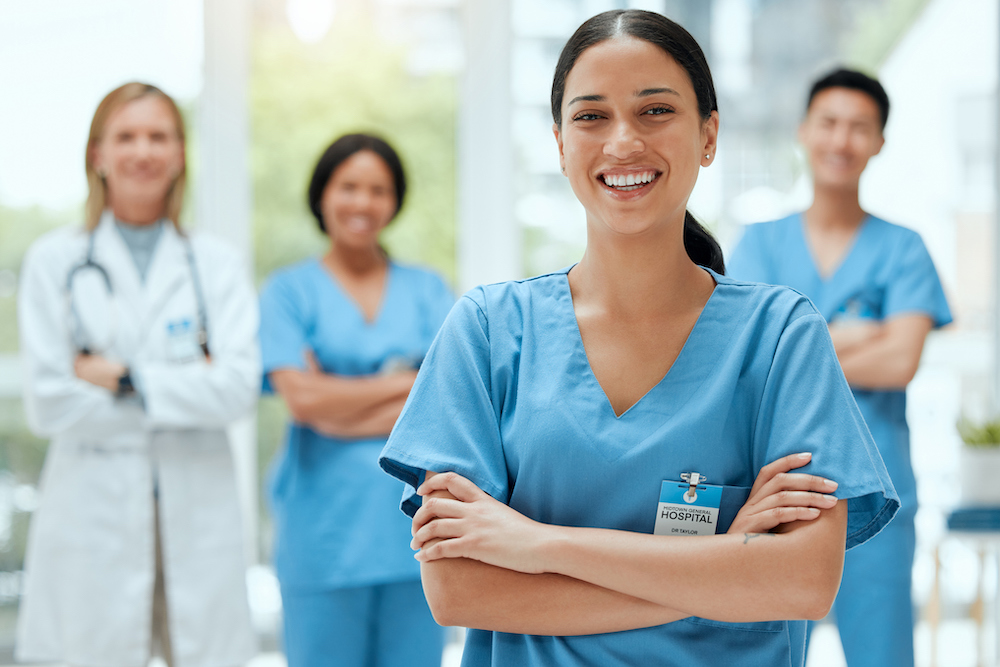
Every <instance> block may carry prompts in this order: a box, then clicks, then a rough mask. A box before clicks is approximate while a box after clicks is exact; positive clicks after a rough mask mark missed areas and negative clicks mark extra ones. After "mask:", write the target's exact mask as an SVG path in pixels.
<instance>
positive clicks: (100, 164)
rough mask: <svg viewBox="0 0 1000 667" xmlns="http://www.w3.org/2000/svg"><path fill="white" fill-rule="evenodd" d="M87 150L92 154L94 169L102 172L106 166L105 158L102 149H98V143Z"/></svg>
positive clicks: (91, 159)
mask: <svg viewBox="0 0 1000 667" xmlns="http://www.w3.org/2000/svg"><path fill="white" fill-rule="evenodd" d="M87 152H88V153H89V154H90V165H91V167H93V169H94V171H96V172H97V173H98V174H100V173H101V171H102V170H103V168H104V160H103V159H102V157H101V151H100V150H99V149H98V144H94V145H93V146H90V147H89V148H88V149H87Z"/></svg>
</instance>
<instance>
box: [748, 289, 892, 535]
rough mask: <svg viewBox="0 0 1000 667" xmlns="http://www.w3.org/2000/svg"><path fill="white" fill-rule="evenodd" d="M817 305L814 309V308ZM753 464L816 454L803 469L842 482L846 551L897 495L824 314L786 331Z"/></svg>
mask: <svg viewBox="0 0 1000 667" xmlns="http://www.w3.org/2000/svg"><path fill="white" fill-rule="evenodd" d="M810 309H811V306H810ZM753 442H754V466H755V467H756V468H757V469H758V470H759V469H760V468H762V467H763V466H764V465H766V464H767V463H770V462H771V461H774V460H776V459H778V458H781V457H782V456H787V455H789V454H794V453H797V452H812V455H813V458H812V461H810V463H809V465H808V466H806V467H804V468H803V469H802V471H803V472H808V473H811V474H813V475H822V476H823V477H826V478H828V479H832V480H834V481H835V482H837V483H838V484H839V486H838V487H837V491H836V494H835V495H836V496H837V497H838V498H840V499H847V501H848V502H847V508H848V517H847V548H848V549H850V548H852V547H855V546H858V545H859V544H862V543H863V542H865V541H867V540H868V539H870V538H872V537H874V536H875V535H876V534H877V533H878V532H879V531H880V530H882V528H884V527H885V525H886V524H887V523H889V521H890V519H892V517H893V515H894V514H895V513H896V511H897V510H898V509H899V497H898V496H897V495H896V491H895V489H894V488H893V486H892V482H891V481H890V479H889V473H888V472H887V471H886V468H885V464H884V463H883V462H882V457H881V455H880V454H879V452H878V449H877V448H876V446H875V441H874V440H873V439H872V436H871V433H869V431H868V427H867V425H866V424H865V421H864V418H863V417H862V416H861V412H860V410H858V406H857V403H855V401H854V397H853V395H852V394H851V390H850V388H849V387H848V385H847V381H846V380H845V379H844V374H843V372H842V371H841V369H840V364H839V363H838V362H837V357H836V354H835V353H834V350H833V344H832V342H831V341H830V334H829V331H828V329H827V325H826V322H825V321H824V320H823V317H822V316H821V315H820V314H819V313H817V312H815V310H813V311H812V312H811V313H809V314H806V315H801V316H799V317H797V318H796V319H794V320H792V321H791V322H790V323H788V324H787V325H786V327H785V329H784V331H783V332H782V334H781V337H780V339H779V341H778V345H777V348H776V349H775V352H774V359H773V361H772V364H771V369H770V371H769V373H768V377H767V380H766V381H765V384H764V390H763V393H762V397H761V403H760V409H759V410H758V414H757V423H756V425H755V427H754V438H753Z"/></svg>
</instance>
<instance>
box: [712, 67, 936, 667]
mask: <svg viewBox="0 0 1000 667" xmlns="http://www.w3.org/2000/svg"><path fill="white" fill-rule="evenodd" d="M806 107H807V108H806V117H805V120H804V121H803V122H802V125H801V127H800V128H799V141H800V142H801V143H802V146H803V147H804V148H805V151H806V155H807V157H808V161H809V167H810V170H811V172H812V177H813V190H814V199H813V203H812V205H811V206H810V207H809V209H808V210H806V211H805V213H796V214H794V215H790V216H788V217H786V218H784V219H782V220H777V221H774V222H767V223H761V224H756V225H751V226H750V227H748V228H747V230H746V233H745V234H744V236H743V239H742V240H741V241H740V243H739V245H738V246H737V248H736V249H735V251H734V252H733V256H732V258H731V262H730V272H731V274H732V275H733V276H736V277H738V278H743V279H746V280H759V281H761V282H766V283H771V284H775V285H789V286H791V287H794V288H795V289H797V290H799V291H800V292H802V293H803V294H805V295H806V296H808V297H809V298H810V299H812V300H813V303H815V304H816V307H817V308H818V309H819V311H820V313H821V314H822V315H823V317H824V318H826V320H827V321H828V322H829V326H830V334H831V336H832V338H833V343H834V347H835V348H836V351H837V356H838V358H839V360H840V365H841V367H842V368H843V370H844V375H845V376H846V377H847V381H848V383H849V384H850V385H851V389H852V391H853V392H854V398H855V399H856V400H857V402H858V407H859V408H860V409H861V414H862V415H864V418H865V421H866V422H867V424H868V428H869V429H871V433H872V436H873V437H874V438H875V442H876V443H877V444H878V448H879V451H880V452H881V454H882V458H883V460H884V461H885V465H886V468H888V470H889V474H890V476H891V477H892V483H893V484H894V485H895V487H896V491H897V492H898V493H899V500H900V511H899V514H898V516H897V517H896V519H895V520H894V521H893V522H892V524H891V525H890V526H889V527H888V528H887V529H886V530H885V531H884V532H882V533H881V534H879V535H878V537H876V538H875V539H874V540H872V541H871V542H869V543H868V544H866V545H864V547H862V548H860V549H857V550H855V551H852V552H851V553H849V554H848V556H847V559H846V561H845V563H844V580H843V583H842V584H841V588H840V593H839V595H838V596H837V602H836V604H835V608H834V613H835V616H836V620H837V625H838V627H839V629H840V638H841V642H842V643H843V646H844V654H845V656H846V658H847V664H848V665H850V666H851V667H862V666H865V665H871V666H872V667H874V666H876V665H878V666H879V667H886V666H899V667H906V666H912V665H913V605H912V602H911V600H910V588H911V576H912V570H913V552H914V548H915V545H916V537H915V530H914V523H913V519H914V515H915V514H916V510H917V488H916V480H915V479H914V476H913V469H912V467H911V466H910V431H909V427H908V426H907V424H906V385H907V384H909V382H910V380H912V379H913V375H914V374H915V373H916V371H917V365H918V364H919V362H920V354H921V352H922V350H923V346H924V340H925V339H926V337H927V334H928V332H930V330H931V329H933V328H935V327H940V326H943V325H945V324H947V323H949V322H951V313H950V312H949V309H948V303H947V301H946V300H945V295H944V291H943V289H942V288H941V281H940V280H939V279H938V274H937V271H936V270H935V268H934V263H933V262H932V261H931V257H930V255H929V254H928V253H927V249H926V248H925V247H924V243H923V241H922V240H921V239H920V235H919V234H917V233H916V232H914V231H912V230H910V229H906V228H905V227H900V226H897V225H894V224H892V223H889V222H886V221H885V220H882V219H880V218H877V217H875V216H873V215H870V214H868V213H866V212H865V211H864V210H863V209H862V208H861V204H860V202H859V200H858V187H859V184H860V181H861V174H862V173H863V172H864V170H865V167H866V166H867V165H868V161H869V160H870V159H871V158H872V157H874V156H875V155H877V154H878V152H879V151H880V150H881V148H882V144H883V143H884V141H885V140H884V138H883V135H882V133H883V130H884V129H885V124H886V121H887V120H888V117H889V97H888V95H886V92H885V90H884V89H883V88H882V85H881V84H880V83H879V82H878V81H876V80H874V79H872V78H870V77H868V76H866V75H864V74H862V73H860V72H855V71H851V70H837V71H834V72H831V73H830V74H828V75H826V76H824V77H822V78H821V79H819V80H818V81H816V83H815V84H813V87H812V89H811V91H810V93H809V101H808V103H807V105H806ZM873 618H878V619H879V622H878V623H872V622H871V619H873Z"/></svg>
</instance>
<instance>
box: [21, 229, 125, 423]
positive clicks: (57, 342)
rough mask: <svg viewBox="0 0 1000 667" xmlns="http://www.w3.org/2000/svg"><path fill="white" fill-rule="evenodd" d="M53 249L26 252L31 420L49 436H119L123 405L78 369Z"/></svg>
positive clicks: (25, 342) (24, 363)
mask: <svg viewBox="0 0 1000 667" xmlns="http://www.w3.org/2000/svg"><path fill="white" fill-rule="evenodd" d="M48 250H49V249H47V248H38V247H33V248H31V249H30V250H29V251H28V253H27V255H25V258H24V262H23V264H22V270H21V281H20V282H21V289H20V294H19V295H18V301H17V307H18V328H19V334H20V348H21V368H22V372H23V373H24V380H23V388H24V407H25V413H26V415H27V418H28V425H29V426H30V427H31V430H32V432H34V433H35V434H36V435H38V436H40V437H46V438H50V437H53V436H56V435H59V434H61V433H66V432H68V431H72V432H73V433H75V434H76V435H78V436H80V437H85V438H105V437H110V436H114V435H116V434H118V433H119V432H120V431H121V427H122V417H123V413H122V406H120V405H118V402H116V401H115V398H114V396H113V395H112V393H111V392H110V391H108V390H107V389H104V388H102V387H99V386H97V385H96V384H93V383H91V382H88V381H86V380H83V379H81V378H79V377H77V375H76V374H75V372H74V362H75V360H76V356H77V353H76V350H75V349H74V348H73V345H72V342H71V337H70V333H69V328H68V323H67V321H66V302H65V295H64V288H65V284H64V282H63V280H64V276H61V275H56V272H54V271H52V266H53V265H55V266H58V265H59V263H58V262H57V261H56V259H57V258H54V257H51V256H48V255H49V253H48V252H47V251H48ZM128 409H131V410H139V407H138V406H130V408H128Z"/></svg>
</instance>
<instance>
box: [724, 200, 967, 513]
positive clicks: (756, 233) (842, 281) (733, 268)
mask: <svg viewBox="0 0 1000 667" xmlns="http://www.w3.org/2000/svg"><path fill="white" fill-rule="evenodd" d="M727 266H728V269H729V273H730V275H732V276H735V277H736V278H740V279H743V280H754V281H758V282H763V283H769V284H772V285H788V286H789V287H792V288H794V289H796V290H798V291H800V292H802V293H803V294H805V295H806V296H808V297H809V298H810V299H812V301H813V303H815V304H816V307H817V308H818V309H819V312H820V313H821V314H822V315H823V317H824V318H826V321H827V322H837V321H845V320H849V319H859V318H860V319H874V320H879V321H882V320H887V319H890V318H892V317H895V316H897V315H910V314H921V315H927V316H928V317H930V318H931V320H932V321H933V322H934V326H935V327H941V326H944V325H945V324H948V323H949V322H951V311H949V309H948V302H947V300H946V299H945V295H944V290H943V289H942V287H941V281H940V279H939V278H938V274H937V271H936V270H935V268H934V262H933V261H932V260H931V257H930V255H929V254H928V252H927V248H926V247H925V246H924V243H923V241H922V240H921V238H920V235H919V234H917V233H916V232H915V231H913V230H911V229H907V228H905V227H900V226H899V225H894V224H892V223H889V222H886V221H885V220H882V219H880V218H876V217H874V216H868V217H867V218H866V219H865V221H864V222H863V223H862V225H861V227H860V228H859V229H858V232H857V236H856V238H855V240H854V244H853V246H852V247H851V248H850V250H849V251H848V254H847V255H846V257H845V258H844V261H843V262H842V263H841V265H840V266H839V267H838V268H837V270H836V271H835V272H834V273H833V274H832V275H830V276H828V277H827V278H822V277H820V275H819V271H817V269H816V264H815V263H814V262H813V258H812V254H811V252H810V250H809V247H808V245H807V243H806V237H805V232H804V228H803V220H802V216H801V214H798V213H796V214H794V215H790V216H788V217H786V218H783V219H781V220H776V221H773V222H765V223H760V224H755V225H750V226H748V227H747V229H746V233H745V234H744V236H743V238H742V240H741V241H740V243H739V245H738V246H737V247H736V249H735V250H734V251H733V255H732V257H731V258H730V259H729V260H728V261H727ZM853 391H854V397H855V399H856V400H857V402H858V407H859V408H861V414H862V415H864V418H865V421H866V422H867V423H868V428H869V429H871V433H872V436H873V437H874V438H875V442H876V443H877V444H878V447H879V451H880V452H881V454H882V459H883V460H884V461H885V465H886V468H888V470H889V475H890V476H891V477H892V482H893V484H894V485H895V487H896V491H897V492H898V493H899V497H900V500H901V501H902V503H903V505H904V507H915V506H916V501H917V489H916V480H915V479H914V476H913V468H912V467H911V465H910V429H909V426H907V424H906V392H905V391H904V390H869V389H858V388H854V389H853Z"/></svg>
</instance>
